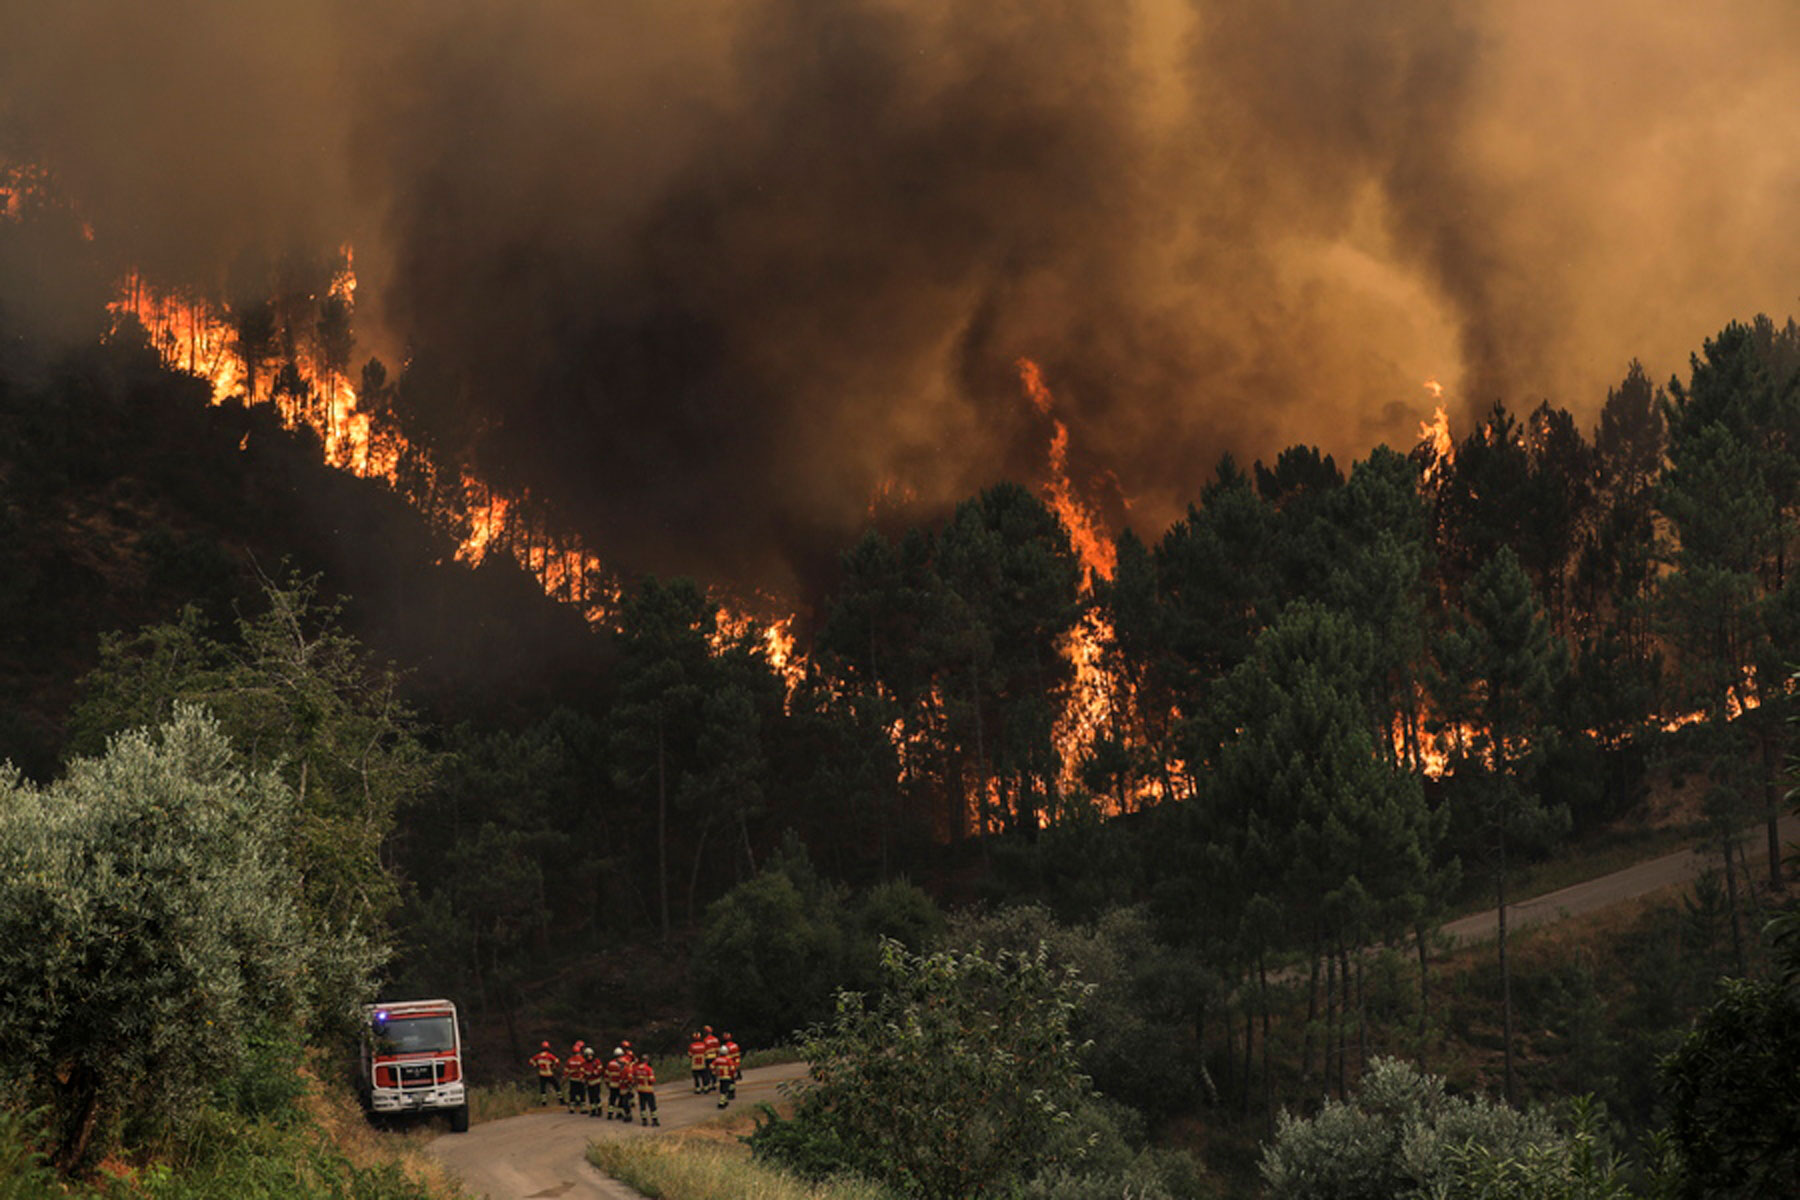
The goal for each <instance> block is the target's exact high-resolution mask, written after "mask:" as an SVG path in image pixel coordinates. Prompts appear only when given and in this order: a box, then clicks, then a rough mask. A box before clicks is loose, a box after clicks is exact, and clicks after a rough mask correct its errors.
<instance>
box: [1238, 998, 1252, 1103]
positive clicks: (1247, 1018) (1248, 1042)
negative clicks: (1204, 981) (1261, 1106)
mask: <svg viewBox="0 0 1800 1200" xmlns="http://www.w3.org/2000/svg"><path fill="white" fill-rule="evenodd" d="M1255 1092H1256V1014H1255V1013H1254V1012H1251V1011H1250V1006H1249V1005H1248V1004H1245V1005H1244V1094H1243V1098H1242V1100H1241V1101H1240V1103H1239V1109H1238V1111H1239V1112H1241V1113H1242V1114H1243V1115H1244V1116H1246V1117H1247V1116H1249V1115H1250V1098H1251V1097H1252V1096H1253V1095H1255Z"/></svg>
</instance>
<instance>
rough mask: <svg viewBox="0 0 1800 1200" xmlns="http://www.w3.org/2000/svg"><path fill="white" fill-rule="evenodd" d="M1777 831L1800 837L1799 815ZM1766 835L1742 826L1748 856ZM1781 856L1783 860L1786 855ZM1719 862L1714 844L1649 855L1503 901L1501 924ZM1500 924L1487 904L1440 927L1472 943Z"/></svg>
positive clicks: (1607, 900) (1517, 923)
mask: <svg viewBox="0 0 1800 1200" xmlns="http://www.w3.org/2000/svg"><path fill="white" fill-rule="evenodd" d="M1780 830H1781V841H1782V844H1783V845H1784V846H1785V845H1786V844H1787V843H1789V842H1792V841H1796V840H1800V817H1796V816H1794V815H1793V814H1792V813H1790V814H1788V815H1787V816H1785V817H1783V818H1782V819H1781V824H1780ZM1767 837H1768V829H1767V827H1766V826H1763V825H1757V826H1756V827H1755V828H1753V829H1750V830H1747V831H1746V832H1745V834H1744V849H1745V850H1746V852H1747V853H1748V854H1749V855H1750V856H1751V857H1753V858H1754V857H1757V856H1759V855H1760V854H1761V851H1762V848H1763V844H1764V841H1765V840H1766V839H1767ZM1783 859H1784V862H1785V859H1786V855H1785V854H1784V855H1783ZM1718 866H1719V852H1718V849H1717V848H1716V847H1712V846H1708V847H1705V848H1703V849H1697V850H1678V851H1676V852H1675V853H1674V854H1665V855H1663V856H1662V857H1661V858H1652V859H1649V860H1647V861H1645V862H1641V863H1638V864H1637V865H1635V866H1630V867H1626V868H1625V869H1624V870H1622V871H1614V872H1613V873H1612V874H1611V875H1602V876H1601V877H1600V878H1598V879H1590V880H1588V881H1587V882H1585V883H1577V884H1573V885H1571V886H1569V887H1566V888H1563V889H1561V890H1560V891H1554V892H1549V893H1547V894H1545V895H1542V896H1536V897H1533V898H1532V899H1530V900H1523V901H1520V902H1519V903H1517V904H1508V905H1507V906H1506V928H1507V929H1508V931H1512V930H1518V929H1523V928H1525V927H1526V926H1528V925H1541V924H1543V923H1544V922H1546V921H1557V920H1561V919H1562V918H1563V917H1577V916H1581V915H1582V914H1583V913H1591V912H1597V911H1599V910H1600V909H1603V908H1607V907H1609V906H1611V905H1614V904H1622V903H1624V902H1625V901H1627V900H1635V899H1637V898H1638V897H1639V896H1643V895H1646V894H1648V893H1650V892H1654V891H1659V890H1661V889H1662V888H1665V887H1668V886H1670V885H1671V884H1677V883H1687V882H1688V881H1690V880H1692V879H1694V878H1696V877H1698V876H1699V875H1700V873H1701V872H1702V871H1704V870H1706V869H1707V868H1708V867H1713V868H1715V869H1716V868H1718ZM1790 869H1791V868H1790ZM1759 878H1760V876H1759ZM1499 925H1500V922H1499V920H1498V917H1497V915H1496V914H1495V912H1494V910H1493V909H1489V910H1488V911H1487V912H1481V913H1476V914H1475V915H1474V916H1472V917H1463V918H1462V919H1461V920H1457V921H1451V922H1449V923H1448V924H1446V925H1445V926H1444V928H1443V931H1444V932H1445V933H1446V934H1449V935H1450V936H1451V937H1452V938H1454V939H1455V941H1456V944H1457V945H1463V946H1466V945H1469V944H1471V943H1473V942H1486V941H1492V940H1493V939H1494V938H1495V937H1497V936H1498V935H1499Z"/></svg>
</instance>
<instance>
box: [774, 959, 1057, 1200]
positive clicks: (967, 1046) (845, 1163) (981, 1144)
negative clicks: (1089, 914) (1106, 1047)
mask: <svg viewBox="0 0 1800 1200" xmlns="http://www.w3.org/2000/svg"><path fill="white" fill-rule="evenodd" d="M882 966H883V974H884V976H885V978H884V980H883V987H882V989H881V990H880V991H879V992H878V993H876V994H874V995H873V996H867V997H865V996H864V995H863V994H861V993H856V992H840V993H839V994H838V1004H837V1013H836V1015H835V1016H834V1017H833V1018H832V1020H831V1021H829V1022H828V1023H826V1024H825V1025H823V1026H820V1027H819V1028H817V1029H815V1030H814V1031H813V1033H812V1034H811V1036H809V1037H808V1038H807V1039H806V1042H805V1044H804V1045H803V1046H802V1053H803V1054H804V1056H805V1058H806V1060H807V1061H808V1062H809V1063H810V1064H811V1066H810V1068H809V1083H808V1086H806V1087H805V1089H804V1090H803V1091H802V1092H801V1094H800V1099H799V1103H798V1106H797V1109H796V1111H795V1114H794V1117H793V1118H792V1119H791V1120H787V1121H781V1120H777V1119H775V1118H774V1117H773V1114H772V1113H771V1114H770V1115H769V1119H768V1120H767V1121H765V1122H764V1123H763V1124H761V1125H760V1126H759V1128H758V1129H757V1131H756V1133H755V1134H754V1135H752V1137H751V1139H750V1145H751V1149H752V1151H753V1152H755V1153H756V1154H758V1155H759V1156H760V1157H766V1158H771V1159H774V1160H775V1161H777V1162H780V1163H782V1164H783V1165H786V1166H788V1167H790V1168H794V1169H797V1170H799V1171H800V1172H802V1173H803V1174H808V1175H813V1176H824V1175H829V1174H833V1173H836V1172H840V1171H842V1172H851V1173H855V1174H860V1175H863V1176H866V1177H868V1178H871V1179H874V1180H877V1181H879V1182H880V1183H882V1184H884V1185H886V1186H887V1187H890V1188H892V1189H893V1190H894V1191H896V1192H898V1193H900V1194H901V1195H904V1196H910V1197H918V1198H920V1200H975V1198H978V1197H982V1196H994V1195H1004V1194H1007V1193H1008V1192H1009V1191H1010V1190H1012V1189H1015V1188H1017V1187H1018V1186H1020V1185H1021V1184H1023V1183H1024V1182H1025V1181H1026V1180H1028V1179H1029V1178H1031V1177H1032V1176H1033V1175H1034V1174H1036V1173H1038V1172H1040V1171H1043V1170H1046V1169H1048V1168H1052V1167H1056V1166H1059V1165H1066V1164H1067V1163H1069V1162H1070V1161H1073V1160H1078V1159H1079V1158H1080V1157H1081V1155H1082V1153H1083V1151H1084V1150H1085V1149H1086V1147H1085V1146H1084V1145H1083V1144H1082V1143H1083V1140H1084V1139H1082V1138H1070V1137H1067V1136H1063V1135H1064V1134H1066V1133H1067V1132H1068V1131H1069V1130H1071V1129H1072V1128H1074V1127H1075V1123H1076V1110H1077V1109H1078V1107H1080V1106H1081V1105H1082V1104H1083V1103H1084V1102H1085V1101H1086V1100H1087V1098H1088V1096H1089V1091H1090V1089H1089V1086H1088V1081H1087V1079H1086V1077H1084V1076H1083V1075H1082V1074H1081V1071H1080V1067H1079V1065H1078V1063H1077V1059H1076V1046H1075V1041H1074V1038H1073V1036H1072V1035H1071V1033H1070V1022H1071V1021H1072V1020H1073V1018H1074V1014H1075V1008H1076V1005H1077V1003H1078V1001H1079V999H1080V997H1081V996H1082V994H1083V993H1084V990H1085V987H1086V985H1084V984H1082V983H1080V982H1079V981H1078V979H1077V978H1076V977H1075V974H1074V972H1073V971H1072V970H1069V969H1067V968H1058V967H1055V966H1053V965H1052V964H1051V962H1050V960H1049V956H1048V954H1047V952H1046V951H1045V950H1044V949H1043V948H1042V947H1041V946H1040V947H1039V948H1038V949H1037V950H1036V951H1035V952H1033V953H1029V954H1019V953H1015V952H1012V951H1006V950H1003V951H1000V952H998V953H996V954H994V955H992V956H991V957H990V956H988V955H986V954H983V953H981V952H980V951H956V950H947V951H941V952H939V953H936V954H929V955H916V954H912V953H910V952H908V951H907V950H906V949H905V948H904V947H903V946H901V945H900V944H899V943H898V942H894V941H884V942H883V944H882Z"/></svg>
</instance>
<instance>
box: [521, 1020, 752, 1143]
mask: <svg viewBox="0 0 1800 1200" xmlns="http://www.w3.org/2000/svg"><path fill="white" fill-rule="evenodd" d="M742 1055H743V1052H742V1051H741V1050H739V1049H738V1044H737V1043H736V1042H734V1041H732V1040H731V1035H730V1034H729V1033H727V1034H726V1035H725V1036H724V1037H723V1038H720V1037H717V1036H715V1035H714V1034H713V1029H712V1026H711V1025H708V1026H706V1027H705V1028H704V1029H703V1030H702V1031H701V1032H698V1033H696V1034H694V1036H693V1041H692V1042H691V1043H690V1044H689V1045H688V1062H689V1064H690V1065H691V1066H692V1068H693V1072H694V1094H695V1095H699V1094H700V1093H702V1092H717V1093H718V1095H719V1107H720V1108H724V1107H725V1106H726V1105H727V1104H730V1103H731V1102H732V1100H733V1099H735V1098H736V1096H737V1079H738V1074H739V1072H740V1071H741V1070H742ZM529 1061H530V1063H531V1066H532V1067H533V1068H534V1069H535V1070H536V1071H537V1077H538V1103H540V1104H548V1103H549V1102H550V1098H551V1097H552V1096H555V1097H556V1099H557V1101H558V1102H559V1103H562V1104H565V1105H567V1106H568V1109H569V1111H570V1112H572V1113H582V1112H585V1113H587V1115H588V1116H590V1117H598V1116H600V1115H601V1114H602V1112H604V1114H605V1116H606V1119H607V1120H609V1121H612V1120H619V1121H624V1122H626V1123H628V1124H629V1123H630V1121H631V1110H632V1108H633V1106H634V1104H635V1106H636V1108H637V1112H638V1120H639V1121H640V1122H642V1123H643V1124H645V1125H661V1124H662V1117H661V1116H660V1115H659V1114H658V1113H657V1111H656V1068H655V1067H653V1066H652V1065H651V1063H650V1056H649V1055H648V1054H645V1055H642V1056H639V1055H638V1054H637V1052H636V1051H634V1050H633V1049H632V1048H631V1043H630V1042H629V1041H622V1042H620V1043H619V1044H618V1045H617V1046H614V1047H613V1052H612V1054H611V1056H610V1057H608V1058H604V1059H602V1058H601V1057H600V1056H599V1054H598V1053H596V1051H595V1050H594V1048H593V1047H592V1046H590V1045H588V1044H587V1043H586V1042H581V1041H577V1042H576V1043H575V1045H574V1046H573V1047H571V1048H570V1050H569V1056H568V1057H567V1058H566V1059H565V1058H559V1057H557V1054H556V1051H554V1050H552V1049H551V1048H550V1043H549V1042H545V1043H544V1044H543V1047H542V1049H540V1050H539V1051H538V1052H537V1053H536V1054H534V1055H532V1056H531V1058H530V1060H529Z"/></svg>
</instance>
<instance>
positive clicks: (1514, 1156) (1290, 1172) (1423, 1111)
mask: <svg viewBox="0 0 1800 1200" xmlns="http://www.w3.org/2000/svg"><path fill="white" fill-rule="evenodd" d="M1584 1111H1586V1112H1587V1113H1588V1114H1589V1116H1591V1114H1592V1110H1591V1109H1588V1110H1584ZM1595 1123H1596V1122H1595V1121H1594V1120H1592V1119H1588V1117H1583V1119H1581V1120H1578V1122H1577V1127H1576V1129H1575V1131H1574V1133H1573V1134H1571V1135H1565V1134H1564V1133H1563V1132H1562V1131H1561V1130H1559V1129H1558V1128H1557V1126H1556V1124H1555V1122H1553V1121H1552V1120H1551V1119H1550V1117H1549V1116H1548V1115H1547V1114H1545V1113H1543V1112H1541V1111H1531V1112H1522V1111H1520V1110H1518V1109H1515V1108H1511V1107H1509V1106H1507V1105H1504V1104H1499V1103H1496V1102H1494V1101H1492V1100H1489V1099H1487V1098H1485V1097H1482V1096H1453V1095H1451V1094H1450V1093H1449V1092H1448V1090H1447V1089H1446V1087H1445V1084H1444V1081H1443V1080H1442V1079H1441V1078H1439V1077H1437V1076H1434V1075H1428V1074H1426V1073H1424V1072H1422V1071H1420V1070H1418V1069H1417V1068H1416V1067H1414V1066H1412V1065H1411V1064H1409V1063H1405V1062H1402V1061H1400V1060H1399V1059H1393V1058H1377V1059H1374V1060H1373V1061H1372V1062H1371V1063H1370V1064H1369V1070H1368V1073H1367V1074H1365V1075H1364V1076H1363V1080H1362V1086H1361V1089H1360V1090H1359V1092H1358V1093H1357V1094H1356V1095H1355V1096H1354V1097H1352V1098H1351V1099H1349V1100H1344V1101H1336V1100H1328V1101H1326V1103H1325V1105H1324V1107H1323V1108H1322V1109H1321V1110H1320V1111H1319V1112H1318V1114H1317V1115H1316V1116H1313V1117H1295V1116H1293V1115H1291V1114H1289V1113H1285V1112H1284V1113H1282V1114H1281V1118H1280V1120H1279V1122H1278V1124H1277V1126H1276V1132H1275V1140H1274V1141H1273V1142H1272V1143H1270V1144H1269V1145H1268V1146H1266V1147H1264V1150H1263V1159H1262V1175H1263V1181H1264V1182H1265V1183H1267V1184H1268V1188H1269V1196H1270V1197H1271V1198H1272V1200H1439V1198H1442V1200H1453V1198H1454V1200H1460V1198H1463V1197H1468V1198H1469V1200H1474V1198H1475V1197H1478V1196H1479V1197H1495V1198H1511V1197H1515V1196H1516V1197H1520V1198H1523V1197H1527V1196H1529V1197H1534V1198H1537V1200H1565V1198H1566V1200H1602V1198H1603V1197H1613V1196H1620V1195H1623V1194H1624V1191H1623V1188H1622V1187H1621V1186H1620V1185H1619V1183H1618V1180H1617V1177H1616V1174H1615V1172H1614V1170H1613V1168H1612V1165H1611V1163H1610V1162H1609V1161H1607V1160H1606V1156H1605V1154H1604V1153H1603V1150H1604V1147H1597V1146H1596V1144H1595V1143H1596V1137H1595V1133H1594V1128H1593V1127H1594V1125H1595Z"/></svg>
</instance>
